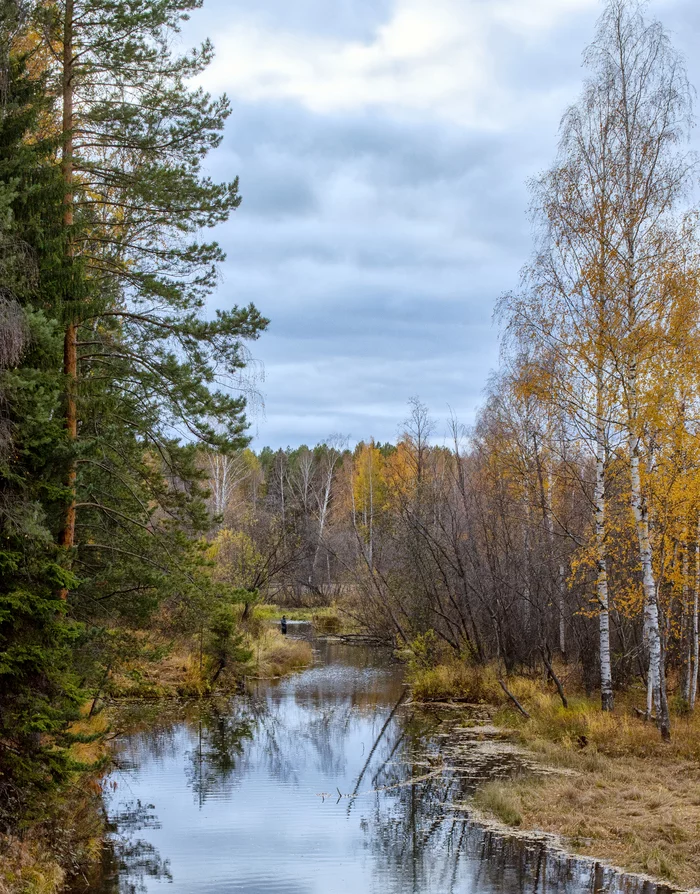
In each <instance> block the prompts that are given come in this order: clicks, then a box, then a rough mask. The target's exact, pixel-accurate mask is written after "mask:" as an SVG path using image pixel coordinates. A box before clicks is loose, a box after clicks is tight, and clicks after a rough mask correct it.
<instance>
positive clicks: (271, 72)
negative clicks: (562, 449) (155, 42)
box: [183, 0, 700, 449]
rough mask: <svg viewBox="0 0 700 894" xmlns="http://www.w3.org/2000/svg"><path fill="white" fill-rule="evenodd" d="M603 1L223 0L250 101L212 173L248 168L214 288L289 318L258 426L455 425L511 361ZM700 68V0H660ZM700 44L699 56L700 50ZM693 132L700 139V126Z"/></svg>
mask: <svg viewBox="0 0 700 894" xmlns="http://www.w3.org/2000/svg"><path fill="white" fill-rule="evenodd" d="M601 10H602V5H601V2H600V0H256V2H255V3H253V2H251V0H204V6H203V8H202V9H201V10H199V11H197V12H196V13H194V14H193V17H192V19H191V21H190V22H189V23H188V24H187V25H186V28H185V30H184V32H183V40H184V41H185V42H189V43H193V42H196V41H198V40H200V39H202V38H203V37H206V36H209V37H210V38H211V39H212V40H213V42H214V46H215V49H216V58H215V61H214V62H213V64H212V65H211V66H210V68H209V69H208V70H207V72H206V73H205V74H204V75H203V76H202V79H201V80H202V83H203V85H204V86H205V87H206V88H207V89H208V90H210V91H211V92H212V93H216V94H218V93H221V92H225V93H226V94H227V95H228V97H229V99H230V101H231V105H232V114H231V116H230V118H229V120H228V122H227V126H226V131H225V135H224V140H223V142H222V145H221V146H220V147H219V148H218V149H217V150H216V151H215V152H214V154H213V155H212V156H211V158H210V160H209V162H208V164H209V170H210V172H211V173H212V174H213V175H214V176H216V177H218V178H221V179H232V178H233V177H234V176H236V175H238V176H239V177H240V191H241V195H242V197H243V201H242V204H241V206H240V208H239V209H238V210H237V211H236V212H235V213H234V214H233V215H232V217H231V219H230V220H229V221H228V222H227V223H226V224H224V225H221V226H220V227H219V228H218V229H217V231H216V233H215V236H216V238H217V239H218V241H219V242H220V244H221V245H222V247H223V248H224V250H225V251H226V253H227V261H226V263H225V265H224V266H223V268H222V277H221V282H220V284H219V288H218V289H217V291H216V294H215V295H214V296H213V297H212V307H230V306H232V305H234V304H238V305H243V304H247V303H249V302H250V301H252V302H254V304H255V305H256V306H257V307H258V309H259V310H260V311H261V312H262V313H263V314H264V315H265V316H267V317H268V318H269V319H270V321H271V322H270V326H269V329H268V331H267V332H266V333H264V334H263V335H262V337H261V338H260V340H259V341H258V342H256V343H254V344H253V345H252V346H251V348H252V353H253V356H254V358H255V360H256V363H255V365H254V369H255V371H256V374H257V388H258V390H259V392H260V394H261V396H262V399H263V404H264V406H262V407H260V408H259V409H258V410H256V411H254V412H252V413H251V414H250V419H251V422H252V427H251V433H252V434H253V436H254V439H253V442H252V445H251V446H252V447H253V448H254V449H260V448H261V447H262V446H264V445H270V446H272V447H275V448H277V447H285V446H288V445H289V446H298V445H299V444H302V443H306V444H314V443H317V442H320V441H323V440H324V439H326V438H327V437H328V436H329V435H332V434H341V435H343V436H346V437H347V438H348V439H349V441H350V443H354V442H356V441H359V440H368V439H369V438H370V437H374V438H375V439H376V440H379V441H387V440H394V439H395V438H396V436H397V432H398V430H399V429H400V427H401V423H402V420H404V419H405V418H406V416H407V415H408V406H407V402H408V400H409V398H411V397H414V396H415V397H418V398H419V399H420V400H421V401H423V403H425V404H426V405H427V406H428V408H429V409H430V412H431V414H432V416H433V417H434V418H435V420H436V437H437V438H438V439H439V438H440V437H441V436H442V435H443V433H444V431H445V428H446V420H447V418H448V417H449V415H450V414H451V413H452V414H454V415H455V416H456V417H457V418H458V419H459V420H460V421H461V422H464V423H466V424H470V423H471V422H473V420H474V417H475V413H476V412H477V410H478V407H479V406H480V404H481V403H482V402H483V400H484V389H485V387H486V385H487V382H488V378H489V374H490V373H491V372H492V371H493V370H494V369H496V368H497V366H498V357H499V347H498V326H497V324H496V323H495V322H494V319H493V313H494V307H495V303H496V301H497V300H498V297H499V296H500V295H501V294H503V293H504V292H507V291H508V290H510V289H512V288H514V287H516V286H517V283H518V272H519V270H520V268H521V267H522V265H523V264H524V263H525V262H526V261H527V259H528V256H529V253H530V251H531V246H532V241H531V224H530V219H529V216H528V203H529V199H528V187H527V183H528V180H529V179H530V178H532V177H535V176H537V174H538V173H539V172H541V171H543V170H545V169H546V168H547V167H548V166H549V165H550V164H551V163H552V161H553V159H554V155H555V152H556V146H557V131H558V127H559V122H560V119H561V116H562V114H563V112H564V111H565V109H566V107H567V106H568V105H569V104H570V103H572V102H574V101H575V100H576V98H577V96H578V94H579V92H580V90H581V86H582V81H583V77H584V72H583V69H582V67H581V53H582V51H583V49H584V47H585V46H586V44H587V43H588V42H589V41H590V40H591V38H592V36H593V31H594V26H595V21H596V19H597V17H598V16H599V15H600V12H601ZM649 14H650V15H653V16H655V17H658V18H660V19H661V21H662V22H663V23H664V24H665V25H666V27H667V28H668V30H669V31H670V32H671V34H672V39H673V42H674V44H675V46H676V47H677V48H678V49H680V50H681V51H682V52H683V53H684V54H685V56H686V60H687V64H688V71H689V75H690V79H691V82H692V83H694V84H695V85H696V86H700V54H698V48H700V2H698V0H650V3H649ZM696 57H698V58H699V61H696ZM693 142H694V143H695V144H696V145H697V146H698V147H700V140H699V139H698V137H697V135H696V136H695V137H694V138H693Z"/></svg>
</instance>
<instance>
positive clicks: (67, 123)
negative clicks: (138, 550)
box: [59, 0, 78, 599]
mask: <svg viewBox="0 0 700 894" xmlns="http://www.w3.org/2000/svg"><path fill="white" fill-rule="evenodd" d="M73 87H74V84H73V0H66V8H65V21H64V26H63V149H62V159H61V163H62V172H63V184H64V188H65V193H64V198H63V202H64V210H63V225H64V227H65V228H66V230H68V231H70V229H71V228H72V226H73V125H74V122H73ZM67 253H68V256H69V257H72V256H73V247H72V236H71V234H70V232H69V233H68V239H67ZM71 297H72V296H69V297H68V301H69V302H70V300H71ZM74 317H75V311H74V309H73V308H71V309H70V317H69V319H68V320H67V323H66V331H65V337H64V342H63V372H64V374H65V376H66V385H65V388H66V391H65V410H64V412H65V421H66V434H67V436H68V439H69V441H71V442H72V443H75V441H77V439H78V410H77V405H76V391H77V380H78V327H77V325H76V322H75V318H74ZM76 480H77V466H76V461H75V457H71V459H70V464H69V467H68V471H67V472H66V489H67V491H68V504H67V506H66V509H65V514H64V517H63V527H62V529H61V533H60V535H59V543H60V545H61V547H63V548H64V549H66V550H70V549H72V548H73V547H74V546H75V505H76ZM60 596H61V599H67V598H68V590H67V589H66V588H65V587H64V588H62V589H61V591H60Z"/></svg>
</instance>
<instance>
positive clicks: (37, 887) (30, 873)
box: [0, 836, 65, 894]
mask: <svg viewBox="0 0 700 894" xmlns="http://www.w3.org/2000/svg"><path fill="white" fill-rule="evenodd" d="M64 881H65V872H64V870H63V869H62V868H61V866H60V865H59V863H58V861H57V859H56V857H55V855H54V854H52V853H51V852H50V851H48V850H47V849H46V847H45V845H44V844H43V843H42V842H41V841H39V840H33V839H28V838H25V839H24V840H22V841H20V839H19V838H15V837H13V836H11V837H3V838H2V839H0V894H56V892H58V891H60V890H61V888H62V886H63V883H64Z"/></svg>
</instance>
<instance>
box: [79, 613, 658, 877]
mask: <svg viewBox="0 0 700 894" xmlns="http://www.w3.org/2000/svg"><path fill="white" fill-rule="evenodd" d="M290 634H291V635H301V636H305V635H310V634H309V633H308V631H306V630H305V629H304V628H301V627H299V626H290ZM313 645H314V655H315V660H314V666H313V667H311V668H309V669H308V670H305V671H303V672H301V673H299V674H296V675H294V676H291V677H288V678H286V679H283V680H278V681H265V682H263V681H250V682H249V684H248V687H247V689H248V691H247V693H246V694H245V695H241V696H236V697H232V698H229V699H222V700H218V701H213V702H206V703H182V704H174V705H165V706H163V705H160V704H159V705H152V706H147V707H139V708H135V709H133V710H132V712H131V716H130V717H128V718H127V717H126V715H125V718H124V719H125V721H128V723H129V726H130V729H131V730H132V731H131V732H130V733H129V734H128V735H125V736H122V737H119V738H118V739H117V740H116V743H115V750H114V767H113V770H112V771H111V772H110V774H109V775H108V777H107V778H106V779H105V781H104V790H105V804H106V810H107V812H108V816H109V818H110V824H111V828H112V835H111V842H110V847H109V848H108V850H107V852H106V857H105V861H104V866H103V871H102V876H101V880H100V881H99V882H98V883H97V884H96V885H93V887H92V888H91V890H92V891H93V892H95V894H136V892H144V894H154V892H161V891H162V892H166V891H167V892H170V894H399V892H402V894H403V892H412V894H452V892H480V894H481V892H483V894H490V892H494V894H495V892H502V894H511V892H513V894H515V892H525V891H527V892H528V894H540V892H542V894H546V892H549V894H578V892H597V891H611V892H625V894H657V892H658V894H661V892H662V890H663V889H657V888H656V887H655V886H654V885H653V884H651V883H645V882H641V881H638V880H636V879H635V878H633V877H627V876H622V875H618V874H616V873H614V872H612V871H610V870H608V869H606V868H605V867H603V866H602V865H600V864H596V863H593V862H591V861H585V860H584V861H581V860H576V859H573V858H567V857H566V856H565V855H561V854H557V853H556V852H552V851H551V850H550V849H549V848H548V847H547V846H546V845H545V844H544V843H542V842H537V841H527V840H523V839H520V838H512V837H502V836H501V835H499V834H497V833H495V832H493V831H489V830H487V829H484V828H483V827H481V826H479V825H478V824H475V823H473V822H472V821H471V820H470V817H469V811H468V809H466V807H465V802H468V798H469V795H470V794H471V793H472V792H473V791H474V788H475V786H476V785H478V784H479V783H480V782H481V781H483V780H484V779H488V778H493V777H494V776H499V775H500V776H503V775H507V774H510V773H515V772H520V771H522V770H523V768H524V764H523V760H522V758H521V757H520V756H519V755H518V754H517V753H516V752H512V753H510V752H509V751H508V749H506V750H505V751H504V750H503V748H502V747H500V746H499V747H495V746H494V742H493V740H492V739H491V738H490V736H489V735H488V726H487V725H486V724H485V723H484V722H483V721H482V720H481V719H480V718H479V717H478V716H476V717H474V718H472V720H471V721H470V722H465V720H464V717H463V716H461V715H459V717H455V716H454V712H452V714H451V715H449V714H448V716H445V717H442V718H440V717H437V716H436V715H435V713H434V712H426V711H424V710H421V709H419V708H416V707H415V706H412V705H411V704H410V700H409V699H408V698H407V692H406V689H405V686H404V683H403V677H402V667H401V666H400V665H398V664H396V663H395V662H393V660H392V658H391V656H390V655H388V654H387V653H386V652H384V651H382V650H380V649H376V648H371V647H367V646H357V645H346V644H343V643H339V642H329V641H324V640H314V641H313ZM135 723H136V727H135V726H134V724H135ZM138 723H140V724H141V727H140V729H139V726H138ZM134 730H135V731H134Z"/></svg>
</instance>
